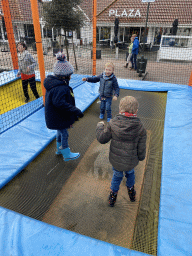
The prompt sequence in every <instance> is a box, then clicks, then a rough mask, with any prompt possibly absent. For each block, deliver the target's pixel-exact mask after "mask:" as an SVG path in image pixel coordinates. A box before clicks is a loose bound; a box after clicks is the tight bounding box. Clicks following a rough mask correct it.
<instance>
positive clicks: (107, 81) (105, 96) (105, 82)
mask: <svg viewBox="0 0 192 256" xmlns="http://www.w3.org/2000/svg"><path fill="white" fill-rule="evenodd" d="M113 72H114V65H113V63H111V62H109V63H106V64H105V71H104V72H103V73H102V74H101V75H99V76H95V77H88V78H85V77H84V78H82V80H83V81H87V82H91V83H97V82H100V86H99V94H100V96H99V98H100V101H101V105H100V115H99V118H100V119H104V115H105V110H106V112H107V122H109V121H110V120H111V117H112V115H111V103H112V99H113V100H117V97H118V96H119V90H120V89H119V85H118V82H117V78H116V77H115V75H114V73H113Z"/></svg>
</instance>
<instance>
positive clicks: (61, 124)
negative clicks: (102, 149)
mask: <svg viewBox="0 0 192 256" xmlns="http://www.w3.org/2000/svg"><path fill="white" fill-rule="evenodd" d="M73 71H74V69H73V66H72V65H71V64H70V63H69V62H68V61H66V57H65V55H64V54H62V53H58V54H57V62H56V63H55V65H54V70H53V73H54V75H49V76H48V77H47V78H46V79H45V80H44V87H45V89H46V94H45V121H46V125H47V127H48V128H49V129H52V130H57V136H56V142H57V152H56V154H58V155H61V154H62V155H63V158H64V161H69V160H74V159H77V158H78V157H79V156H80V154H79V153H72V152H71V151H70V148H69V145H68V130H67V129H68V128H70V127H71V126H72V124H73V123H74V122H75V121H76V120H78V118H79V117H80V118H81V117H83V113H82V112H81V110H80V109H78V108H77V107H76V106H75V98H74V94H73V90H72V88H71V87H70V86H69V81H70V78H71V75H72V74H73Z"/></svg>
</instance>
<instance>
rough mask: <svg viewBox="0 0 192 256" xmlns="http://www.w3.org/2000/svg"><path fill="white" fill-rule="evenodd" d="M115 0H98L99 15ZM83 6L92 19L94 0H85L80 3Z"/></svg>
mask: <svg viewBox="0 0 192 256" xmlns="http://www.w3.org/2000/svg"><path fill="white" fill-rule="evenodd" d="M113 2H114V0H97V15H98V14H99V13H100V12H101V11H103V10H104V9H105V8H107V7H108V6H109V5H110V4H111V3H113ZM80 6H81V8H82V9H83V10H84V11H85V12H86V14H87V15H88V17H89V18H90V19H92V17H93V13H92V11H93V0H83V1H82V2H81V4H80Z"/></svg>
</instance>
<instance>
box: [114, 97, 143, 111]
mask: <svg viewBox="0 0 192 256" xmlns="http://www.w3.org/2000/svg"><path fill="white" fill-rule="evenodd" d="M138 107H139V102H138V101H137V99H136V98H135V97H133V96H125V97H124V98H122V99H121V100H120V104H119V112H121V113H124V112H128V113H130V114H135V113H136V112H137V110H138Z"/></svg>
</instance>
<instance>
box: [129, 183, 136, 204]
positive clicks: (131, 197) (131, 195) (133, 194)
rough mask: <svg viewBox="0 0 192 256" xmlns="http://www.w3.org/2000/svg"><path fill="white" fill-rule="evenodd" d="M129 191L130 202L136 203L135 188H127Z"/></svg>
mask: <svg viewBox="0 0 192 256" xmlns="http://www.w3.org/2000/svg"><path fill="white" fill-rule="evenodd" d="M127 190H128V195H129V198H130V201H131V202H135V195H136V191H135V189H134V186H133V187H132V188H128V187H127Z"/></svg>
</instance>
